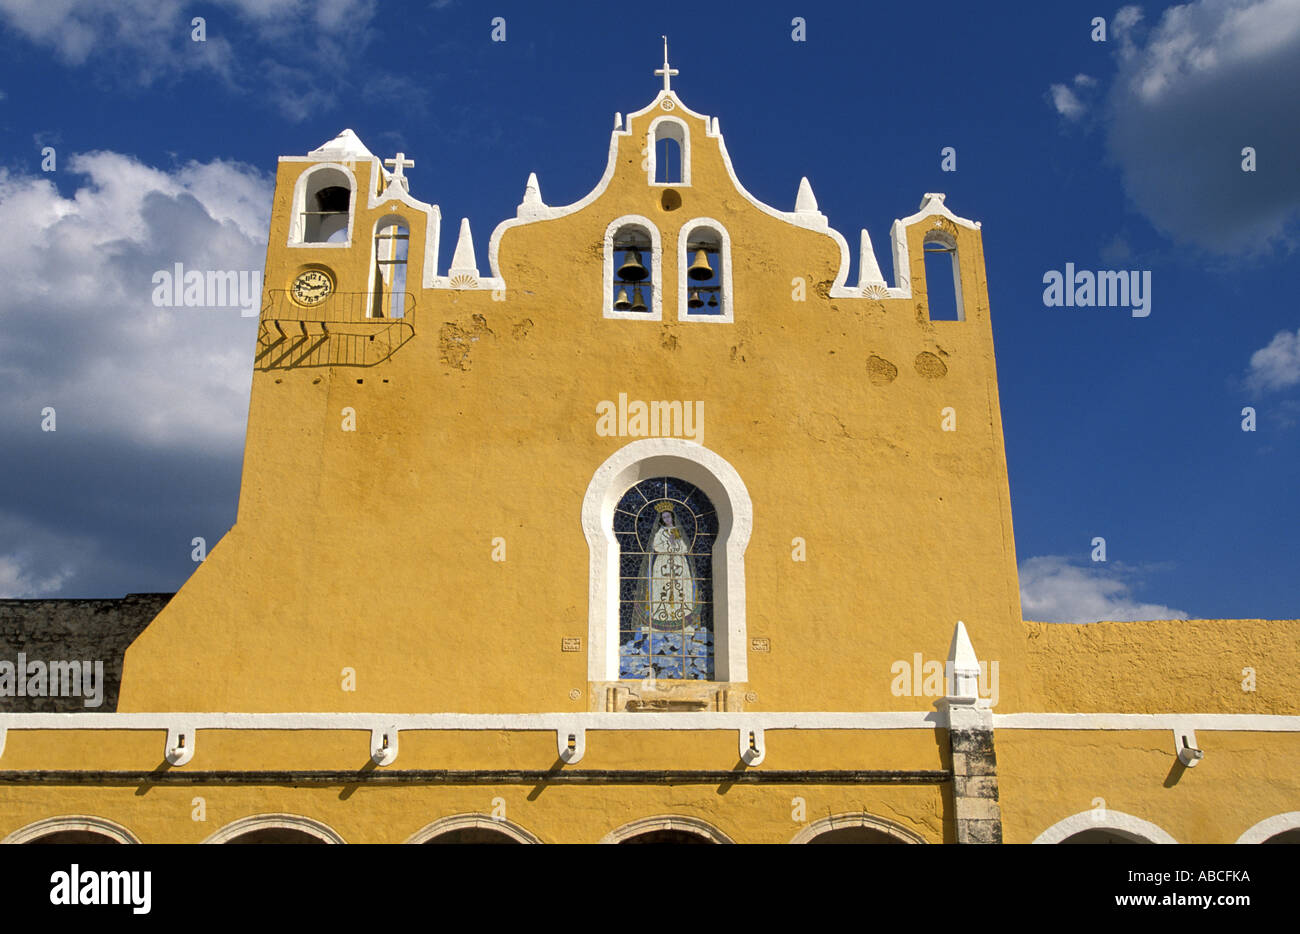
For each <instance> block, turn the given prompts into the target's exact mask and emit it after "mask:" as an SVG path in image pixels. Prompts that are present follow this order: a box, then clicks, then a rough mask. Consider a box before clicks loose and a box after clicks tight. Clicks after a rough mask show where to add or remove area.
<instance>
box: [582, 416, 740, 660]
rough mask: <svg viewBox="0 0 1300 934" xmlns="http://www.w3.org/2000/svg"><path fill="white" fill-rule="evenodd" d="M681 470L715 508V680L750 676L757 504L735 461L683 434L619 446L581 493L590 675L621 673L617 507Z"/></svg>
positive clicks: (679, 474)
mask: <svg viewBox="0 0 1300 934" xmlns="http://www.w3.org/2000/svg"><path fill="white" fill-rule="evenodd" d="M664 476H667V477H676V478H678V479H680V480H683V481H685V482H686V483H690V484H693V485H694V486H696V487H698V488H699V489H700V491H701V492H702V493H704V495H705V496H707V497H708V498H709V499H710V500H711V501H712V503H713V508H714V510H715V511H716V512H717V514H718V536H717V540H716V543H715V544H714V547H713V681H712V682H700V683H715V684H716V683H721V682H744V681H747V680H749V660H748V654H747V648H748V643H747V641H746V636H745V633H746V628H745V549H746V548H747V547H748V545H749V536H750V533H751V532H752V531H753V527H754V507H753V503H752V502H751V501H750V498H749V491H748V490H747V489H746V488H745V484H744V481H742V480H741V479H740V474H738V473H737V472H736V469H735V468H734V467H732V466H731V464H729V463H727V461H726V460H724V459H723V458H722V457H721V456H719V455H718V454H716V453H714V452H713V451H710V450H709V449H708V448H706V447H704V446H703V445H699V444H696V443H694V442H692V441H686V440H684V439H681V438H646V439H644V440H641V441H633V442H632V443H631V444H628V445H625V446H624V447H621V448H619V449H618V450H617V451H615V452H614V453H613V454H611V455H610V457H609V458H608V459H607V460H606V461H605V463H603V464H601V465H600V467H599V468H597V470H596V472H595V474H593V476H592V478H591V483H590V484H589V485H588V486H587V493H586V496H585V497H584V498H583V501H582V530H583V533H584V534H585V535H586V537H587V547H588V550H589V554H590V567H589V571H588V581H589V586H590V590H589V603H588V614H587V678H588V680H590V681H620V680H627V679H623V678H620V677H619V664H618V626H619V605H618V603H619V601H618V595H619V557H620V554H619V545H618V541H617V540H616V538H615V536H614V509H615V507H617V505H618V502H619V500H620V499H621V498H622V497H623V495H624V494H625V493H626V492H627V491H628V490H629V489H631V488H632V486H633V485H635V484H636V483H638V482H640V481H641V480H646V479H648V478H650V477H664Z"/></svg>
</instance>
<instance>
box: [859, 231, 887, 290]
mask: <svg viewBox="0 0 1300 934" xmlns="http://www.w3.org/2000/svg"><path fill="white" fill-rule="evenodd" d="M868 285H885V277H884V276H883V275H881V273H880V264H879V263H878V262H876V251H875V250H873V249H872V248H871V235H870V234H869V233H867V229H866V228H865V227H864V228H862V247H861V249H859V251H858V287H859V288H862V287H865V286H868Z"/></svg>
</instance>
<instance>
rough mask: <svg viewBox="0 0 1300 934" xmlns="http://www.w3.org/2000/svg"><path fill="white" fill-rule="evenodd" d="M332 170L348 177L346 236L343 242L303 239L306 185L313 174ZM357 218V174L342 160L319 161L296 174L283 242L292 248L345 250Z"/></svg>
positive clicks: (350, 239)
mask: <svg viewBox="0 0 1300 934" xmlns="http://www.w3.org/2000/svg"><path fill="white" fill-rule="evenodd" d="M331 169H332V170H334V171H337V172H342V173H343V174H344V175H346V176H347V177H348V189H349V192H348V238H347V240H346V241H344V242H343V243H325V242H324V241H322V242H319V243H317V242H308V241H306V240H304V239H303V237H304V236H306V233H307V231H306V229H305V222H304V221H303V218H302V215H303V212H304V211H305V210H307V185H308V182H309V180H310V179H311V177H312V176H313V175H317V174H319V173H320V172H322V171H327V170H331ZM356 219H357V176H356V173H355V172H353V171H352V169H351V168H350V167H348V166H346V165H344V164H343V163H342V162H321V163H318V164H316V165H313V166H312V167H311V168H310V169H306V170H304V171H303V172H302V174H300V175H299V176H298V179H297V181H295V182H294V183H293V201H292V202H291V207H290V214H289V239H288V242H287V243H286V244H285V245H286V246H288V247H291V248H293V249H303V248H305V249H326V250H346V249H348V248H349V247H351V246H352V228H353V225H354V224H355V223H356Z"/></svg>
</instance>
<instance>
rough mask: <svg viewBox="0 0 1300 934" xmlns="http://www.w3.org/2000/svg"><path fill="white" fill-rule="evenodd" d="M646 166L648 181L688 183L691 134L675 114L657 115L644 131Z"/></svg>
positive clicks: (668, 183) (670, 183) (664, 183)
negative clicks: (645, 135) (645, 132)
mask: <svg viewBox="0 0 1300 934" xmlns="http://www.w3.org/2000/svg"><path fill="white" fill-rule="evenodd" d="M647 136H648V138H647V140H646V143H647V146H646V149H647V150H648V152H647V153H646V155H647V156H648V157H649V158H648V159H647V165H646V168H647V170H648V174H649V182H650V183H651V184H652V185H689V184H690V183H691V136H690V132H689V131H688V130H687V129H686V124H685V123H683V122H682V121H681V120H679V119H677V118H676V117H657V118H655V120H654V121H653V122H651V124H650V130H649V133H648V134H647Z"/></svg>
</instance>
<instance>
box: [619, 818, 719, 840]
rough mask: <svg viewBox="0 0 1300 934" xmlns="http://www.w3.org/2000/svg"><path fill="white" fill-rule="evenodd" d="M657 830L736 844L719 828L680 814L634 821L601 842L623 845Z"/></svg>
mask: <svg viewBox="0 0 1300 934" xmlns="http://www.w3.org/2000/svg"><path fill="white" fill-rule="evenodd" d="M656 830H678V831H681V832H682V833H693V834H695V835H696V836H698V837H704V838H706V839H708V840H709V841H710V842H712V843H735V842H736V841H735V840H733V839H731V838H730V837H728V836H727V835H726V834H725V833H723V832H722V831H721V830H719V829H718V828H717V827H714V826H713V825H712V824H709V823H706V822H705V821H702V820H700V819H699V818H698V817H682V816H681V815H678V814H664V815H662V816H660V817H643V818H641V819H640V820H634V821H632V823H630V824H624V825H623V826H622V827H619V828H618V829H617V830H611V831H610V832H609V833H607V834H605V836H603V837H601V838H600V840H599V842H600V843H622V842H623V841H624V840H628V839H630V838H632V837H639V836H641V835H642V834H643V833H653V832H654V831H656Z"/></svg>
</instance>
